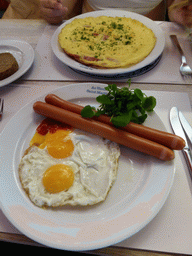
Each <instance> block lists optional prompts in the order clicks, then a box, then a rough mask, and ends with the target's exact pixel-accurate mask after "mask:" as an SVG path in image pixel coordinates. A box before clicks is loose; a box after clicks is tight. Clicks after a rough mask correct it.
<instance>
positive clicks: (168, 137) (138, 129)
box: [45, 94, 185, 150]
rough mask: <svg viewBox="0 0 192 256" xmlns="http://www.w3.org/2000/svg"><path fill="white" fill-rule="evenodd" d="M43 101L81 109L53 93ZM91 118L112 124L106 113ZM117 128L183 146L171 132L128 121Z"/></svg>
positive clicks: (176, 146)
mask: <svg viewBox="0 0 192 256" xmlns="http://www.w3.org/2000/svg"><path fill="white" fill-rule="evenodd" d="M45 101H46V102H47V103H49V104H51V105H54V106H57V107H60V108H63V109H66V110H69V111H72V112H74V113H77V114H81V110H82V109H83V107H82V106H80V105H77V104H74V103H71V102H69V101H66V100H63V99H61V98H60V97H58V96H56V95H54V94H48V95H47V96H46V97H45ZM93 119H94V120H97V121H100V122H103V123H106V124H108V125H111V126H113V124H112V123H111V122H110V117H108V116H106V115H101V116H99V117H94V118H93ZM119 129H122V130H125V131H128V132H130V133H133V134H135V135H138V136H140V137H143V138H145V139H149V140H152V141H155V142H157V143H159V144H162V145H164V146H166V147H168V148H171V149H175V150H182V149H183V148H184V146H185V141H184V140H183V139H182V138H181V137H179V136H177V135H174V134H171V133H167V132H163V131H159V130H156V129H152V128H150V127H146V126H144V125H140V124H135V123H132V122H130V123H129V124H128V125H127V126H126V127H120V128H119Z"/></svg>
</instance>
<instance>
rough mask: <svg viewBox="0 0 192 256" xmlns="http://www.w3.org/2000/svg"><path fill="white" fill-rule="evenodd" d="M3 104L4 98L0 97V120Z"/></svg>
mask: <svg viewBox="0 0 192 256" xmlns="http://www.w3.org/2000/svg"><path fill="white" fill-rule="evenodd" d="M3 106H4V99H1V98H0V120H1V118H2V115H3Z"/></svg>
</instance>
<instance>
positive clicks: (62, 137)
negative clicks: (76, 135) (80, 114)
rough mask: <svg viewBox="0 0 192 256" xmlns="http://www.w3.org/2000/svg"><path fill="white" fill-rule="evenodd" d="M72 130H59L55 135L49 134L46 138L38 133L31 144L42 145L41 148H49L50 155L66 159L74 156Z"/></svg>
mask: <svg viewBox="0 0 192 256" xmlns="http://www.w3.org/2000/svg"><path fill="white" fill-rule="evenodd" d="M69 133H71V131H70V130H57V131H56V132H55V133H47V134H46V135H45V136H42V135H39V134H38V133H36V134H35V135H34V136H33V138H32V140H31V142H30V144H31V145H33V144H34V143H36V144H38V145H40V146H39V148H41V149H43V148H45V147H47V151H48V153H49V154H50V155H51V156H52V157H54V158H66V157H69V156H71V155H72V153H73V151H74V145H73V142H72V140H71V139H70V137H69Z"/></svg>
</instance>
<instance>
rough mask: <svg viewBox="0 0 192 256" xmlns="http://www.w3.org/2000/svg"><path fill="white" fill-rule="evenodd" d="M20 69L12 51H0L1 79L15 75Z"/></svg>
mask: <svg viewBox="0 0 192 256" xmlns="http://www.w3.org/2000/svg"><path fill="white" fill-rule="evenodd" d="M18 69H19V65H18V63H17V61H16V59H15V58H14V56H13V55H12V54H11V53H9V52H5V53H0V80H3V79H5V78H7V77H9V76H11V75H13V74H14V73H15V72H16V71H17V70H18Z"/></svg>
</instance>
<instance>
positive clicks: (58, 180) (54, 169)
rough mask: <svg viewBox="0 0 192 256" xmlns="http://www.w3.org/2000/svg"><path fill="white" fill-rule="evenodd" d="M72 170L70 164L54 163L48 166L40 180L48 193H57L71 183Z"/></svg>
mask: <svg viewBox="0 0 192 256" xmlns="http://www.w3.org/2000/svg"><path fill="white" fill-rule="evenodd" d="M73 181H74V172H73V170H72V168H71V167H70V166H67V165H64V164H56V165H53V166H51V167H50V168H48V169H47V170H46V171H45V173H44V176H43V179H42V182H43V185H44V187H45V189H46V190H47V191H48V192H49V193H53V194H54V193H59V192H61V191H63V190H67V189H69V188H70V187H71V186H72V185H73Z"/></svg>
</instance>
